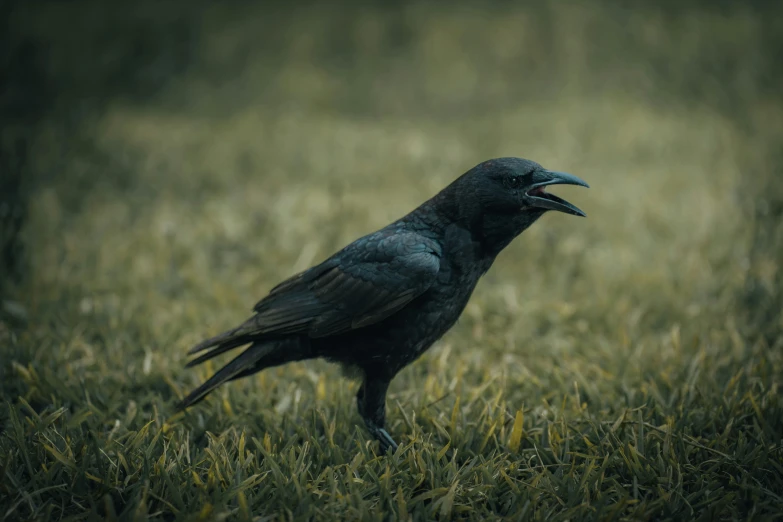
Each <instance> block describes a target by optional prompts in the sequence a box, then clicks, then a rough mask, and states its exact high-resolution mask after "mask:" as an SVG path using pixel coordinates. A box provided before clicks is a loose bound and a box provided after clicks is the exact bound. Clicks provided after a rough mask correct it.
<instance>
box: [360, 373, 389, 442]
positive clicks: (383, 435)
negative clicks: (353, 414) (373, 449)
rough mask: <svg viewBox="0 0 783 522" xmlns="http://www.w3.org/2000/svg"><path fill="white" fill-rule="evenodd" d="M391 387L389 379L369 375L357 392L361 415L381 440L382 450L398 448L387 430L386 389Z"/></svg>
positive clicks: (371, 432)
mask: <svg viewBox="0 0 783 522" xmlns="http://www.w3.org/2000/svg"><path fill="white" fill-rule="evenodd" d="M388 389H389V380H388V379H385V378H381V377H373V376H369V375H368V376H367V377H365V379H364V382H363V383H362V386H361V387H360V388H359V391H358V392H357V393H356V404H357V406H358V407H359V415H361V416H362V419H364V424H365V426H367V430H368V431H369V432H370V435H372V436H373V438H375V439H377V440H378V442H380V446H381V452H383V453H386V451H387V450H388V449H389V448H391V449H392V451H395V450H397V443H396V442H394V439H392V438H391V435H389V433H388V432H387V431H386V429H385V425H386V390H388Z"/></svg>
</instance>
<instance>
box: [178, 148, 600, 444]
mask: <svg viewBox="0 0 783 522" xmlns="http://www.w3.org/2000/svg"><path fill="white" fill-rule="evenodd" d="M549 185H580V186H583V187H587V186H588V185H587V183H585V182H584V181H582V180H581V179H579V178H577V177H576V176H572V175H570V174H565V173H563V172H553V171H550V170H546V169H545V168H543V167H542V166H541V165H539V164H538V163H535V162H533V161H530V160H525V159H520V158H498V159H492V160H488V161H485V162H483V163H480V164H479V165H476V166H475V167H474V168H472V169H470V170H469V171H468V172H466V173H465V174H463V175H462V176H460V177H459V178H457V179H456V180H455V181H454V182H452V183H451V184H450V185H449V186H447V187H446V188H445V189H443V190H442V191H441V192H439V193H438V194H436V195H435V196H434V197H433V198H432V199H430V200H429V201H426V202H424V203H423V204H422V205H421V206H420V207H418V208H417V209H415V210H414V211H413V212H411V213H410V214H408V215H406V216H405V217H403V218H400V219H398V220H397V221H395V222H393V223H391V224H390V225H387V226H386V227H384V228H382V229H380V230H378V231H377V232H373V233H372V234H369V235H367V236H364V237H362V238H360V239H357V240H356V241H354V242H353V243H351V244H350V245H348V246H347V247H345V248H343V249H342V250H340V251H339V252H337V253H336V254H334V255H333V256H332V257H330V258H329V259H327V260H326V261H324V262H322V263H321V264H319V265H316V266H314V267H312V268H310V269H308V270H305V271H304V272H302V273H300V274H297V275H295V276H293V277H291V278H290V279H288V280H286V281H283V282H282V283H280V284H279V285H277V286H276V287H274V288H273V289H272V290H271V291H270V292H269V295H267V296H266V297H265V298H263V299H262V300H261V301H259V302H258V304H256V306H255V307H254V308H253V310H254V312H255V315H253V316H252V317H251V318H250V319H248V320H247V321H245V322H244V323H242V324H240V325H239V326H237V327H236V328H234V329H232V330H229V331H227V332H225V333H222V334H220V335H218V336H216V337H212V338H211V339H207V340H206V341H203V342H201V343H199V344H198V345H196V346H195V347H194V348H193V349H192V350H191V351H190V352H189V353H191V354H194V353H198V352H202V351H204V350H209V351H207V352H206V353H204V354H202V355H200V356H199V357H197V358H196V359H194V360H193V361H191V362H190V363H189V364H188V367H190V366H194V365H196V364H199V363H202V362H204V361H206V360H207V359H211V358H212V357H215V356H216V355H219V354H222V353H223V352H226V351H228V350H231V349H232V348H237V347H239V346H242V345H246V344H250V346H249V347H248V348H247V349H246V350H245V351H243V352H242V353H241V354H239V356H237V357H236V358H235V359H234V360H232V361H231V362H229V363H228V364H227V365H225V366H224V367H223V368H222V369H220V370H219V371H218V372H217V373H215V375H213V376H212V377H211V378H210V379H209V380H207V381H206V382H205V383H204V384H202V385H201V386H199V387H198V388H196V389H195V390H194V391H193V392H192V393H191V394H190V395H188V396H187V397H185V399H184V400H183V401H182V402H181V403H180V405H179V408H180V409H183V408H187V407H189V406H191V405H193V404H195V403H197V402H199V401H200V400H201V399H203V398H204V397H205V396H206V395H207V394H208V393H209V392H211V391H212V390H214V389H215V388H216V387H218V386H219V385H221V384H223V383H225V382H227V381H231V380H234V379H239V378H241V377H246V376H248V375H252V374H254V373H256V372H260V371H261V370H263V369H265V368H269V367H272V366H278V365H280V364H284V363H288V362H292V361H301V360H304V359H313V358H317V357H322V358H324V359H327V360H329V361H332V362H337V363H340V364H342V365H343V366H344V367H346V368H347V369H349V370H350V371H351V373H355V371H356V370H359V374H360V375H361V376H362V378H363V382H362V385H361V387H360V388H359V391H358V393H357V395H356V398H357V404H358V409H359V414H360V415H361V416H362V419H363V420H364V423H365V425H366V426H367V429H368V430H369V432H370V433H371V434H372V436H373V437H374V438H376V439H378V441H379V442H380V448H381V450H382V451H386V450H387V449H389V448H392V449H396V448H397V444H396V443H395V442H394V440H393V439H392V437H391V436H390V435H389V433H388V432H387V431H386V429H385V421H386V390H387V389H388V387H389V383H390V382H391V380H392V378H394V376H395V375H396V374H397V372H399V371H400V370H401V369H402V368H404V367H405V366H407V365H408V364H410V363H411V362H412V361H414V360H415V359H416V358H417V357H419V356H420V355H421V354H422V353H424V351H425V350H427V349H428V348H429V347H430V346H431V345H432V344H433V343H434V342H435V341H436V340H438V339H439V338H440V337H441V336H442V335H443V334H444V333H446V332H447V331H448V330H449V328H451V327H452V326H453V325H454V323H455V322H456V321H457V318H458V317H459V316H460V314H461V313H462V310H463V309H464V308H465V305H466V304H467V302H468V299H469V298H470V295H471V294H472V293H473V289H474V288H475V286H476V283H477V282H478V280H479V278H480V277H481V276H482V275H484V273H486V271H487V270H489V267H490V266H492V262H493V261H494V260H495V257H496V256H497V255H498V254H499V253H500V251H501V250H503V249H504V248H505V247H506V246H507V245H508V244H509V243H510V242H511V241H512V240H513V239H514V238H515V237H516V236H518V235H519V234H520V233H522V232H523V231H524V230H525V229H526V228H528V227H529V226H530V225H532V224H533V223H534V222H535V221H536V220H537V219H538V218H540V217H541V216H542V215H543V214H544V213H545V212H546V211H547V210H559V211H561V212H565V213H567V214H572V215H575V216H585V214H584V212H582V211H581V210H579V209H578V208H576V207H575V206H574V205H572V204H571V203H569V202H567V201H565V200H563V199H560V198H559V197H557V196H555V195H553V194H550V193H548V192H546V191H545V190H544V189H545V188H546V187H547V186H549Z"/></svg>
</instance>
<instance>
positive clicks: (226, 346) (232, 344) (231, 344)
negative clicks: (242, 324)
mask: <svg viewBox="0 0 783 522" xmlns="http://www.w3.org/2000/svg"><path fill="white" fill-rule="evenodd" d="M251 341H252V339H250V338H248V337H239V338H236V339H230V340H228V341H225V342H223V343H221V344H218V345H217V346H216V347H215V348H214V349H212V350H209V351H208V352H207V353H205V354H202V355H199V356H198V357H196V358H195V359H193V360H192V361H190V362H188V363H187V364H186V365H185V368H192V367H193V366H196V365H199V364H201V363H203V362H204V361H206V360H208V359H212V358H213V357H217V356H218V355H220V354H221V353H225V352H227V351H229V350H232V349H234V348H236V347H237V346H242V345H243V344H247V343H249V342H251ZM203 349H204V348H202V350H203ZM189 353H194V352H193V351H192V350H191V352H189Z"/></svg>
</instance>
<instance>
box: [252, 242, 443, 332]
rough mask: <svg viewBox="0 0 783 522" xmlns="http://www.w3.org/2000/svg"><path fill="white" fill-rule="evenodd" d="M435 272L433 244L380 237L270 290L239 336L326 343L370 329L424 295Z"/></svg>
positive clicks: (436, 254) (437, 261) (353, 246)
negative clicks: (298, 335)
mask: <svg viewBox="0 0 783 522" xmlns="http://www.w3.org/2000/svg"><path fill="white" fill-rule="evenodd" d="M439 267H440V248H439V246H438V245H437V243H435V242H434V241H432V240H430V239H428V238H425V237H423V236H420V235H419V234H416V233H413V232H396V231H390V230H384V231H379V232H376V233H375V234H371V235H369V236H366V237H364V238H362V239H359V240H358V241H356V242H354V243H352V244H351V245H349V246H348V247H346V248H345V249H344V250H342V251H341V252H339V253H338V254H336V255H335V256H333V257H332V258H330V259H328V260H327V261H325V262H324V263H322V264H320V265H318V266H316V267H313V268H311V269H310V270H306V271H305V272H302V273H301V274H298V275H296V276H294V277H292V278H290V279H288V280H286V281H284V282H283V283H281V284H279V285H278V286H276V287H275V288H273V289H272V291H271V292H270V293H269V295H268V296H267V297H265V298H264V299H263V300H261V301H260V302H259V303H258V304H256V306H255V307H254V311H255V312H256V315H255V316H254V317H252V318H251V319H250V320H249V321H247V323H245V324H244V325H243V330H245V331H246V332H247V333H246V335H285V334H294V333H301V334H307V335H309V336H310V337H325V336H328V335H334V334H337V333H340V332H345V331H348V330H351V329H355V328H361V327H364V326H367V325H371V324H373V323H377V322H379V321H381V320H383V319H385V318H387V317H389V316H390V315H392V314H393V313H395V312H397V311H398V310H400V309H401V308H403V307H404V306H405V305H406V304H408V303H409V302H410V301H412V300H413V299H415V298H416V297H418V296H419V295H421V294H422V293H423V292H424V291H426V290H427V289H428V288H429V287H430V286H431V285H432V283H433V281H434V279H435V276H436V275H437V274H438V270H439Z"/></svg>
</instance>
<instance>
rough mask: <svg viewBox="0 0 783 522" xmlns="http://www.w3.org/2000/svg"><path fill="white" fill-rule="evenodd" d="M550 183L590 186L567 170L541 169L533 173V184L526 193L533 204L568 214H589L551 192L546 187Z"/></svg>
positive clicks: (583, 215)
mask: <svg viewBox="0 0 783 522" xmlns="http://www.w3.org/2000/svg"><path fill="white" fill-rule="evenodd" d="M549 185H579V186H580V187H587V188H590V185H588V184H587V183H586V182H585V181H584V180H582V179H579V178H577V177H576V176H573V175H571V174H566V173H565V172H554V171H551V170H539V171H536V172H535V174H533V184H532V185H530V188H529V189H528V190H527V192H526V193H525V195H526V196H527V200H528V202H529V203H530V205H531V206H534V207H539V208H545V209H547V210H559V211H560V212H565V213H566V214H571V215H574V216H582V217H586V216H587V214H585V213H584V212H582V211H581V210H579V209H578V208H577V207H575V206H574V205H572V204H571V203H569V202H568V201H566V200H564V199H562V198H559V197H557V196H555V195H554V194H550V193H549V192H547V191H546V190H544V189H545V187H547V186H549Z"/></svg>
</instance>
